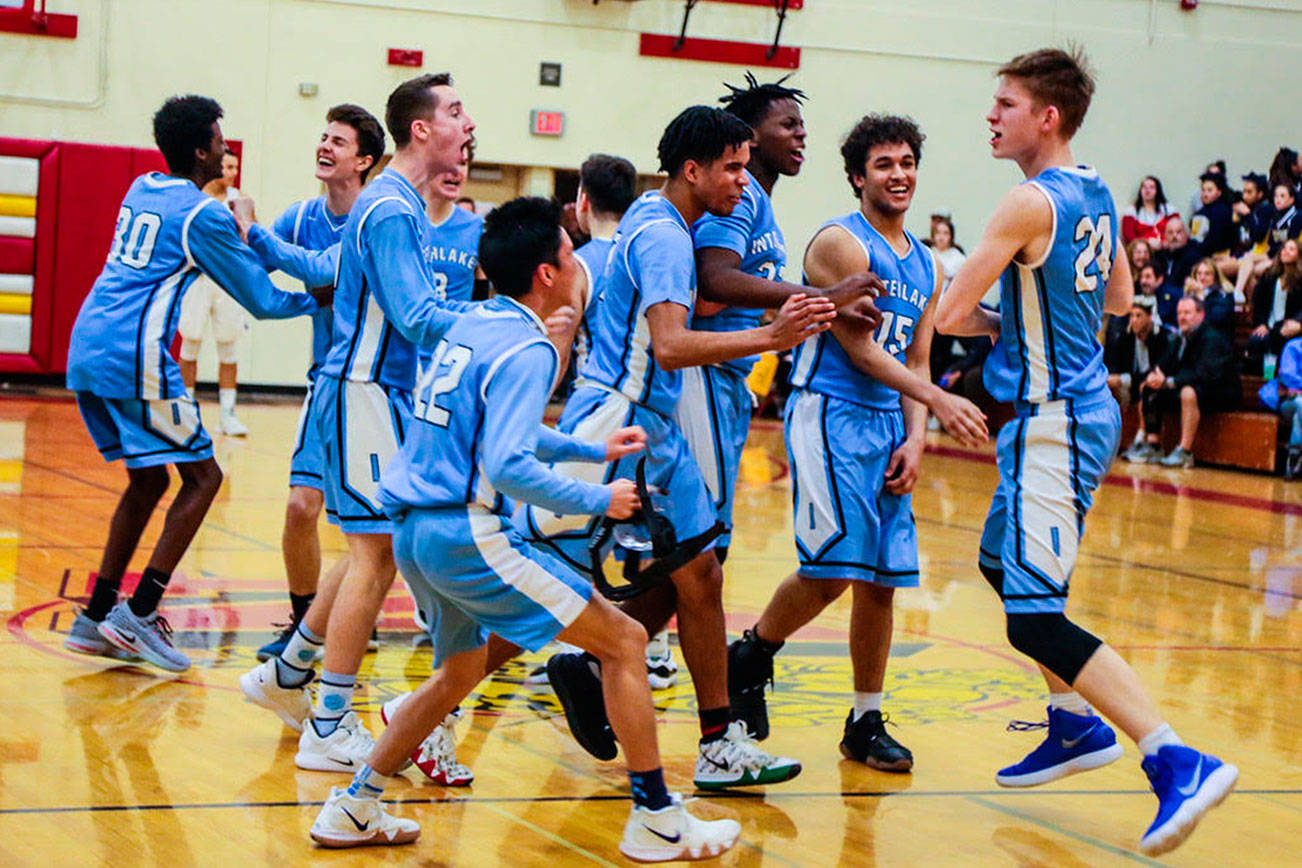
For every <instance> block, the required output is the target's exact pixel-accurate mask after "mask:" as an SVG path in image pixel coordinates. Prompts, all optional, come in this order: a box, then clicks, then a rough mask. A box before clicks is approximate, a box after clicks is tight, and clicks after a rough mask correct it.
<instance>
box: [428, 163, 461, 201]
mask: <svg viewBox="0 0 1302 868" xmlns="http://www.w3.org/2000/svg"><path fill="white" fill-rule="evenodd" d="M468 171H469V167H468V166H467V165H466V164H465V163H462V164H461V165H460V166H457V167H456V168H455V169H453V170H452V171H451V172H444V173H442V174H441V175H436V176H435V178H434V183H433V184H431V185H430V189H431V190H433V192H434V194H435V195H436V196H438V197H440V198H442V199H448V200H453V201H455V200H456V199H457V198H458V197H460V196H461V188H462V187H464V186H465V184H466V173H467V172H468Z"/></svg>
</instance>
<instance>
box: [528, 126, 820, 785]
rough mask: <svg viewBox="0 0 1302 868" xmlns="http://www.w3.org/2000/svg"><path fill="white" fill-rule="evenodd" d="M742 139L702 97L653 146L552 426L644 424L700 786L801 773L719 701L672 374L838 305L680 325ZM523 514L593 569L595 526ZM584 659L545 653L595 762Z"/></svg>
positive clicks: (698, 531) (698, 495)
mask: <svg viewBox="0 0 1302 868" xmlns="http://www.w3.org/2000/svg"><path fill="white" fill-rule="evenodd" d="M750 139H751V130H750V128H749V127H748V126H746V124H745V123H743V122H742V121H741V120H739V119H738V118H737V117H735V116H734V115H730V114H728V113H727V112H725V111H723V110H721V109H715V108H709V107H706V106H694V107H692V108H689V109H686V110H684V111H683V112H682V113H681V114H679V115H678V117H676V118H675V119H674V120H673V121H672V122H671V123H670V124H669V126H668V127H667V128H666V129H665V132H664V135H663V136H662V138H661V140H660V144H659V155H660V166H661V169H662V170H663V171H665V172H666V173H668V175H669V180H668V181H667V182H666V183H665V186H664V187H663V188H662V189H660V190H655V191H651V192H648V193H645V194H643V195H642V196H641V197H640V198H639V199H638V200H637V201H636V202H634V204H633V206H632V207H631V208H629V210H628V213H626V214H625V215H624V218H623V220H621V221H620V223H619V231H618V232H617V233H616V237H615V246H614V248H613V249H612V251H611V253H610V259H609V265H608V267H607V269H606V271H605V274H604V276H603V277H602V283H601V285H600V287H599V288H600V299H599V301H598V303H597V306H596V310H595V312H594V319H593V321H592V349H591V352H590V353H589V355H588V358H587V361H586V362H585V363H584V366H583V370H582V371H580V381H579V385H578V387H577V388H576V389H575V390H574V393H573V394H572V395H571V396H570V399H569V400H568V401H567V402H566V404H565V410H564V412H563V413H562V415H561V420H560V424H559V427H560V430H562V431H564V432H565V433H567V434H573V435H574V436H576V437H579V438H582V439H586V440H601V439H605V438H606V437H608V436H609V435H610V434H611V433H612V432H613V431H615V430H617V429H618V428H621V427H623V426H627V425H638V426H641V427H642V428H643V429H644V430H645V431H646V432H647V438H648V445H647V464H646V478H647V482H648V483H649V484H650V485H653V486H655V487H656V488H658V489H659V490H660V491H662V492H664V493H665V494H666V495H667V500H668V501H669V508H668V518H669V520H670V521H671V522H672V523H673V526H674V531H675V533H676V535H677V540H678V542H679V545H680V546H681V547H682V552H683V553H685V554H682V556H684V557H686V556H689V555H690V560H688V561H687V562H686V563H685V564H684V565H683V566H681V567H679V568H678V569H677V570H675V571H674V572H673V573H672V574H671V581H672V589H673V591H674V592H676V612H677V615H678V635H679V639H680V643H681V647H682V651H683V657H684V659H685V660H686V663H687V668H688V669H689V671H690V672H691V673H692V679H693V683H694V687H695V689H696V696H697V707H698V714H699V717H700V726H701V743H700V755H699V757H698V761H697V765H696V776H695V781H696V785H697V786H698V787H706V788H709V787H725V786H744V785H751V784H768V783H777V782H780V781H784V780H789V779H790V778H792V777H795V775H796V774H798V773H799V771H800V764H799V763H797V762H796V761H794V760H791V759H786V758H779V757H772V756H769V755H768V754H766V753H765V752H764V751H762V750H760V748H759V746H758V745H756V744H755V742H754V741H753V740H752V739H751V737H750V735H749V734H748V733H747V732H746V727H745V725H744V724H742V723H741V722H739V721H735V720H733V717H732V715H731V712H730V710H729V708H728V689H727V639H726V634H725V632H724V617H723V597H722V581H723V574H722V570H721V569H720V567H719V562H718V559H717V558H716V557H715V555H714V552H713V550H712V548H711V547H712V545H713V535H714V534H715V533H717V528H716V527H715V524H716V522H715V514H714V508H713V504H712V501H711V499H710V496H709V492H708V491H707V490H706V488H705V483H704V481H703V480H702V479H701V475H700V471H699V470H697V467H696V463H695V462H694V461H693V460H692V457H691V455H690V453H689V452H688V451H687V444H686V443H685V442H684V440H683V436H682V433H681V431H680V430H679V429H678V426H677V425H676V424H675V423H674V421H673V413H674V408H675V406H676V405H677V404H678V399H679V392H680V390H681V386H682V375H681V374H680V373H679V371H680V370H681V369H683V368H685V367H691V366H694V365H704V364H714V363H720V362H725V361H728V360H730V359H734V358H740V357H742V356H747V355H752V354H754V353H757V352H763V351H765V350H778V349H784V348H786V347H790V346H794V345H795V344H796V343H798V342H800V341H801V340H803V339H804V338H805V337H807V336H808V335H810V334H813V333H816V332H819V331H823V330H825V329H826V328H827V324H828V321H829V320H830V319H831V318H832V317H833V316H834V315H835V310H834V307H833V305H832V304H831V303H830V302H828V301H826V300H824V299H815V298H806V297H805V296H804V295H803V294H797V295H794V296H792V297H791V298H790V299H789V300H788V301H787V302H786V303H785V304H784V305H783V306H782V309H781V310H780V311H779V313H778V316H777V319H776V320H774V322H773V323H771V324H769V325H766V326H758V327H755V328H750V329H744V330H739V331H731V332H724V333H718V334H715V333H707V332H700V331H695V330H692V329H690V328H688V316H689V314H690V312H691V309H692V307H693V305H694V303H695V286H696V274H695V271H696V269H695V256H694V253H693V249H692V239H691V230H690V227H691V225H692V224H693V223H694V222H695V221H696V220H697V219H699V218H700V217H701V215H702V214H704V213H705V212H706V211H707V210H708V211H711V212H714V213H719V214H727V213H728V212H730V211H731V210H732V209H733V208H734V207H735V206H736V205H737V203H738V202H739V201H740V199H741V197H742V195H743V193H744V191H745V189H746V185H747V183H748V179H747V176H746V162H747V160H748V159H749V151H750ZM635 464H636V462H635V461H633V460H631V459H626V460H621V461H617V462H615V463H613V464H611V465H610V466H609V467H608V468H604V469H603V468H601V467H596V468H595V469H592V468H591V466H590V465H583V464H570V463H567V464H562V465H558V467H557V471H558V472H559V473H561V474H562V475H565V476H571V477H573V478H576V479H584V480H588V481H597V480H604V481H606V482H609V481H610V480H613V479H618V478H630V477H632V476H633V473H634V468H635ZM522 520H523V523H524V525H525V526H526V527H527V529H528V535H529V536H530V537H531V538H532V539H535V540H538V541H540V543H543V544H545V545H547V546H549V547H550V548H552V549H553V550H554V551H556V552H557V553H559V554H560V555H561V557H562V558H563V559H564V560H566V562H567V563H569V564H571V565H572V566H574V567H577V568H578V569H580V570H581V571H583V572H589V571H590V570H591V561H590V560H589V559H588V552H587V546H588V539H589V535H590V534H592V533H595V532H596V529H597V528H596V524H597V523H596V521H595V520H594V521H583V520H574V519H569V520H567V519H565V518H564V517H562V516H558V515H556V514H555V513H554V512H552V511H549V510H547V509H545V508H536V507H528V508H527V509H526V510H525V511H524V514H523V516H522ZM674 611H675V610H674V609H672V608H671V609H668V610H664V609H660V610H657V611H656V612H654V613H652V614H649V615H648V614H647V613H645V612H642V613H640V614H639V617H640V618H641V617H645V618H646V619H647V620H646V621H644V622H643V626H645V627H646V628H647V631H648V632H650V633H654V632H659V630H661V629H662V628H663V627H664V626H665V623H666V622H667V621H668V619H669V617H670V616H671V615H672V614H673V613H674ZM647 622H650V623H647ZM594 665H595V663H594V661H591V660H589V659H586V658H585V657H583V656H581V655H578V654H561V655H556V656H554V657H552V658H551V660H550V661H549V662H548V678H549V680H550V681H551V684H552V686H553V687H554V688H555V689H556V692H557V696H558V697H559V699H560V700H561V703H562V704H563V705H564V706H565V710H566V717H567V719H568V721H569V723H570V730H571V732H572V733H573V735H574V736H575V738H576V740H578V742H579V743H580V744H581V745H583V747H584V748H585V749H587V750H588V752H589V753H592V754H593V755H594V756H596V757H597V758H599V759H613V758H614V757H615V754H616V746H615V740H614V737H613V734H612V733H611V730H610V725H609V724H608V723H607V722H606V713H605V712H606V709H603V707H602V704H601V701H600V695H601V694H600V688H599V684H598V678H597V675H596V673H595V671H594V668H593V667H594Z"/></svg>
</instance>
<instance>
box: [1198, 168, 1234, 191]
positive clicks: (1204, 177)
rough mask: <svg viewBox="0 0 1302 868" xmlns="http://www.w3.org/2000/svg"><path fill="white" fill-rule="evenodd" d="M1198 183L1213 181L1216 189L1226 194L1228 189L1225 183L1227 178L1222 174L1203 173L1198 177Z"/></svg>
mask: <svg viewBox="0 0 1302 868" xmlns="http://www.w3.org/2000/svg"><path fill="white" fill-rule="evenodd" d="M1198 181H1199V183H1204V182H1207V181H1211V182H1212V183H1213V184H1215V185H1216V189H1217V190H1220V191H1221V192H1222V193H1224V192H1225V190H1226V187H1227V186H1228V185H1227V184H1226V183H1225V176H1224V175H1222V174H1221V173H1220V172H1203V173H1202V174H1201V175H1199V176H1198Z"/></svg>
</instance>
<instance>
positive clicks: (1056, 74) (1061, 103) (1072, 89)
mask: <svg viewBox="0 0 1302 868" xmlns="http://www.w3.org/2000/svg"><path fill="white" fill-rule="evenodd" d="M998 74H999V75H1001V76H1007V77H1009V78H1015V79H1017V80H1018V81H1020V82H1022V84H1024V85H1025V86H1026V89H1027V90H1028V91H1030V93H1031V98H1032V99H1034V100H1035V101H1036V102H1037V103H1039V104H1040V105H1041V106H1050V105H1051V106H1055V107H1056V108H1057V109H1058V113H1059V115H1061V116H1062V125H1061V129H1062V132H1063V135H1065V136H1066V137H1067V138H1071V137H1072V136H1074V135H1076V131H1077V130H1078V129H1080V125H1081V123H1082V122H1083V121H1084V120H1085V112H1087V111H1089V107H1090V100H1091V99H1093V98H1094V72H1093V70H1092V69H1091V68H1090V64H1089V60H1087V59H1086V57H1085V53H1084V52H1083V51H1081V49H1080V48H1078V47H1076V46H1070V50H1069V51H1064V50H1063V49H1061V48H1041V49H1039V50H1038V51H1032V52H1029V53H1027V54H1019V55H1017V56H1016V57H1014V58H1013V59H1012V60H1010V61H1008V62H1007V63H1005V64H1004V65H1003V66H1001V67H999V72H998Z"/></svg>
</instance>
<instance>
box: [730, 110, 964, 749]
mask: <svg viewBox="0 0 1302 868" xmlns="http://www.w3.org/2000/svg"><path fill="white" fill-rule="evenodd" d="M923 138H924V136H923V135H922V132H921V131H920V130H919V129H918V127H917V125H916V124H915V123H914V122H913V120H912V119H910V118H905V117H898V116H894V115H876V114H874V115H868V116H867V117H865V118H863V119H862V120H860V121H859V123H858V124H857V125H856V126H855V128H854V129H853V130H851V132H850V135H849V136H847V137H846V140H845V143H844V144H843V145H842V147H841V155H842V157H843V158H844V160H845V173H846V177H847V179H848V180H849V182H850V187H851V189H852V190H853V191H854V195H855V196H856V198H857V199H858V200H859V207H858V208H857V209H856V210H854V211H852V212H851V213H849V214H847V215H846V216H844V217H838V218H836V219H834V220H830V221H828V222H827V223H825V224H823V226H822V228H821V229H819V231H818V233H817V234H815V236H814V238H813V240H812V241H811V242H810V244H809V248H808V249H807V250H806V251H805V262H804V272H805V280H806V282H808V283H810V284H812V285H813V286H831V285H833V284H835V283H837V282H838V281H841V280H844V279H845V278H846V277H848V276H851V275H856V274H863V273H865V272H867V271H868V270H870V269H871V270H872V272H873V273H874V274H876V275H877V276H878V277H879V278H880V279H881V280H882V283H883V285H884V286H885V291H884V292H883V293H882V294H881V295H879V296H878V297H877V301H876V304H877V308H878V309H879V310H880V311H881V313H882V323H881V325H880V326H879V327H878V329H877V332H876V334H875V335H873V334H872V333H871V332H869V331H868V330H867V329H865V328H863V327H861V326H859V325H858V324H856V323H851V322H850V321H849V320H843V319H841V318H838V319H837V321H836V322H834V323H833V326H832V330H831V332H830V333H828V334H821V335H816V336H814V337H812V338H809V339H808V340H806V341H805V342H804V343H803V344H801V345H800V346H799V347H797V349H796V354H795V358H794V360H793V361H792V366H791V385H792V387H793V389H794V391H793V392H792V395H791V397H789V398H788V399H787V412H786V442H787V455H788V457H789V460H790V467H791V479H792V487H793V488H794V490H795V503H794V508H795V515H794V519H793V524H794V527H795V532H796V549H797V551H798V552H799V555H800V569H799V570H797V571H796V572H795V573H794V574H793V575H791V576H789V577H787V579H786V580H785V581H784V582H783V583H782V584H781V585H780V586H779V587H778V590H777V592H776V593H775V594H774V595H773V599H772V601H770V603H769V604H768V606H767V607H766V608H765V609H764V613H763V614H762V615H761V616H760V619H759V622H758V623H757V624H756V625H755V627H754V628H753V629H750V630H747V631H746V633H745V634H744V636H743V638H742V639H740V640H738V641H736V642H734V643H733V644H732V646H731V647H730V648H729V660H728V676H729V693H730V695H731V699H732V704H733V707H734V708H735V709H739V710H740V711H742V712H743V713H744V714H745V716H746V717H745V719H746V721H747V723H748V725H750V726H751V729H752V731H753V732H755V733H756V736H757V737H763V736H765V735H767V734H768V728H769V727H768V714H767V711H766V709H765V704H764V685H765V684H766V683H767V682H769V681H770V680H771V679H772V677H773V655H774V654H776V653H777V651H778V649H779V648H781V647H782V644H783V643H784V642H785V641H786V639H787V638H788V637H789V636H790V635H791V634H792V633H794V632H796V631H797V630H799V629H800V628H801V627H803V626H804V625H805V624H807V623H809V622H810V621H811V620H813V619H814V618H815V617H816V616H817V615H818V614H819V613H820V612H822V611H823V610H824V609H825V608H827V606H828V605H829V604H830V603H832V602H833V601H834V600H836V599H837V598H838V597H840V596H841V594H843V593H844V592H845V590H846V589H847V588H851V589H853V592H852V596H853V602H852V605H851V610H850V662H851V664H852V666H853V670H854V692H855V699H854V708H853V710H852V711H851V712H850V713H849V715H848V716H847V717H846V721H845V733H844V737H843V738H842V740H841V753H842V754H843V755H844V756H845V757H846V758H847V759H852V760H855V761H857V762H861V763H866V764H867V765H869V766H872V767H873V768H875V769H879V770H881V771H890V772H907V771H909V770H911V769H912V768H913V754H912V753H911V752H910V751H909V749H908V748H906V747H905V746H904V745H902V744H900V743H899V742H898V741H896V740H895V739H894V738H892V737H891V735H890V734H889V733H887V732H886V728H885V721H886V719H887V718H886V716H885V715H884V714H883V713H882V686H883V684H884V683H885V677H886V662H887V658H888V657H889V655H890V649H891V627H892V624H893V607H894V596H895V589H896V588H909V587H916V586H917V585H918V539H917V531H916V528H915V525H914V520H913V505H912V497H911V494H910V492H911V491H912V490H913V486H914V483H915V482H916V480H917V478H918V470H919V466H920V464H921V461H922V451H923V447H924V445H925V440H926V430H927V410H928V408H931V410H932V411H933V412H935V414H936V416H937V418H939V419H940V420H941V422H942V423H943V424H944V425H945V428H946V430H948V431H949V432H950V433H951V434H953V435H954V436H955V437H957V438H958V439H959V441H960V442H962V443H965V444H967V445H976V444H978V443H981V442H984V441H985V439H986V436H987V434H986V426H985V422H984V419H985V417H984V415H982V413H981V411H980V410H978V409H977V408H976V406H975V405H974V404H972V403H971V402H970V401H968V400H966V399H965V398H961V397H959V396H957V395H952V394H950V393H948V392H946V391H944V390H943V389H941V388H939V387H938V386H935V385H933V384H932V382H931V376H930V363H929V359H930V353H931V339H932V333H933V326H932V318H933V316H934V311H935V302H936V299H937V298H938V297H939V292H938V290H939V288H940V287H941V285H942V284H943V281H944V272H943V270H942V269H941V268H940V266H939V265H938V263H937V262H936V259H935V256H934V254H933V253H932V252H931V250H930V248H928V247H925V246H923V244H922V243H921V242H920V241H919V240H918V239H917V238H916V237H914V236H913V235H912V234H911V233H909V232H908V230H906V229H905V228H904V220H905V215H906V213H907V212H908V208H909V205H910V203H911V202H912V201H913V193H914V190H915V188H916V186H917V180H918V164H919V162H920V160H921V158H922V141H923Z"/></svg>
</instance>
